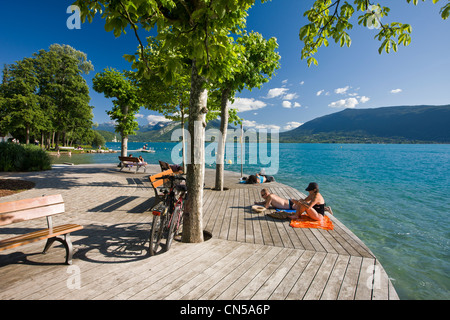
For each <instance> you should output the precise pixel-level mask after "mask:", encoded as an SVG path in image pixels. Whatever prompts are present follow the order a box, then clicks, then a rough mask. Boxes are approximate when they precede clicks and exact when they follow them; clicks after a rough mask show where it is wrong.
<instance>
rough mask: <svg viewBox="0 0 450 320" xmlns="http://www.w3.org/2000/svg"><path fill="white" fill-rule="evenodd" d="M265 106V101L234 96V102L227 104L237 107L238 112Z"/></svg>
mask: <svg viewBox="0 0 450 320" xmlns="http://www.w3.org/2000/svg"><path fill="white" fill-rule="evenodd" d="M265 106H267V104H266V103H264V102H262V101H259V100H255V99H253V98H251V99H248V98H236V99H235V100H234V103H233V104H231V105H229V107H230V108H234V109H237V111H238V112H245V111H250V110H258V109H261V108H264V107H265Z"/></svg>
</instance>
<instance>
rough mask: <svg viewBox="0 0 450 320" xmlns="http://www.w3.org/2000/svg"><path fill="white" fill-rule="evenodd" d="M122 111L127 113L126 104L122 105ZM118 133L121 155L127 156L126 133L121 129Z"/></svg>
mask: <svg viewBox="0 0 450 320" xmlns="http://www.w3.org/2000/svg"><path fill="white" fill-rule="evenodd" d="M122 113H123V114H124V115H127V114H128V106H123V107H122ZM120 135H121V136H122V147H121V149H122V151H121V154H120V155H121V156H122V157H127V156H128V134H124V131H123V130H122V132H120Z"/></svg>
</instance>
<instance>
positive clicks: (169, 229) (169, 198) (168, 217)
mask: <svg viewBox="0 0 450 320" xmlns="http://www.w3.org/2000/svg"><path fill="white" fill-rule="evenodd" d="M167 178H168V179H169V180H170V181H171V185H170V188H169V190H168V191H167V190H166V191H165V192H164V194H165V198H164V200H163V201H162V202H161V205H162V207H161V206H159V209H160V210H153V211H152V214H153V215H154V219H153V220H154V223H153V226H152V231H151V237H150V247H151V250H150V254H151V255H153V254H155V251H154V250H156V247H158V246H159V241H160V239H161V237H162V235H163V234H164V237H165V238H166V246H165V251H168V250H169V248H170V246H171V243H172V240H173V237H174V235H175V234H177V232H178V230H179V228H180V226H181V224H182V219H183V210H184V201H185V199H186V197H187V192H186V189H185V188H181V187H180V185H178V184H176V183H175V180H177V179H179V180H181V179H180V178H177V177H175V176H164V177H161V179H167ZM182 179H184V178H182ZM177 190H179V191H180V192H179V193H177ZM163 212H164V215H163V214H162V213H163ZM174 216H176V217H175V218H174ZM155 219H157V220H159V219H161V223H160V224H157V229H155V230H154V228H155V226H156V224H155V221H157V220H155ZM175 219H176V221H175ZM156 230H159V231H156ZM155 232H156V233H155ZM154 234H155V235H156V234H159V236H157V238H155V239H154V238H153V235H154ZM154 241H156V242H154ZM154 246H155V247H154Z"/></svg>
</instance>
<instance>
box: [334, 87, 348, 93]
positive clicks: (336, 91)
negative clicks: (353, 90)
mask: <svg viewBox="0 0 450 320" xmlns="http://www.w3.org/2000/svg"><path fill="white" fill-rule="evenodd" d="M348 89H350V86H346V87H344V88H337V89H336V90H334V92H335V93H337V94H345V93H347V90H348Z"/></svg>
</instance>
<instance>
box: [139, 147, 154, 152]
mask: <svg viewBox="0 0 450 320" xmlns="http://www.w3.org/2000/svg"><path fill="white" fill-rule="evenodd" d="M140 151H141V152H147V153H155V152H156V151H155V150H154V149H151V148H150V149H141V150H140Z"/></svg>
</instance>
